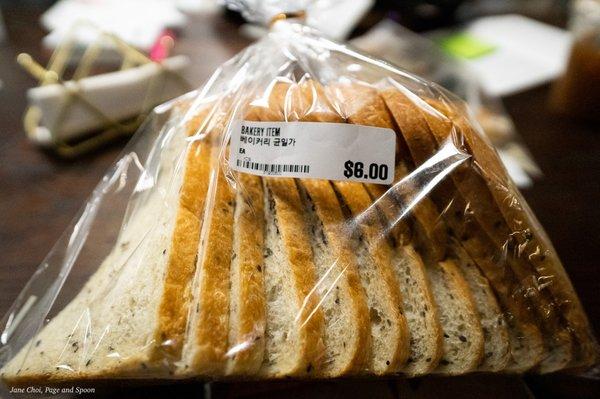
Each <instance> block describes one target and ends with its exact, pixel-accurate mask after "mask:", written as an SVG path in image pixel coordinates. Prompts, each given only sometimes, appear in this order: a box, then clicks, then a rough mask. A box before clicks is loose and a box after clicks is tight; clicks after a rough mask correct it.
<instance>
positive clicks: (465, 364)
mask: <svg viewBox="0 0 600 399" xmlns="http://www.w3.org/2000/svg"><path fill="white" fill-rule="evenodd" d="M331 92H332V95H337V96H338V97H337V98H338V99H341V98H344V97H345V98H351V99H352V100H351V101H347V102H345V103H342V104H340V107H341V109H342V110H343V112H344V113H345V115H346V117H347V118H348V120H349V121H350V122H351V123H357V124H362V125H369V126H378V127H385V128H390V129H394V128H395V125H394V123H393V119H392V116H391V115H390V114H389V112H388V110H387V108H386V105H385V103H384V101H383V100H382V98H381V97H380V96H379V95H378V93H377V91H376V90H375V89H373V88H372V87H369V86H364V85H360V84H351V85H344V84H341V85H336V86H332V87H331ZM395 130H397V129H395ZM397 142H398V145H397V158H399V159H401V158H400V157H401V156H402V155H403V154H402V152H403V151H402V149H403V146H402V141H401V140H397ZM336 184H337V183H336ZM397 217H398V215H396V216H395V217H394V218H393V219H392V220H394V221H395V220H396V219H397ZM404 234H405V235H407V233H406V229H404ZM426 266H427V267H426V271H427V274H428V277H429V280H430V281H431V283H432V285H431V286H432V289H433V293H434V298H435V299H436V303H437V305H438V309H439V313H440V321H441V327H442V330H445V332H446V334H445V335H444V338H445V340H444V357H443V359H442V361H441V362H442V363H443V364H442V363H441V364H440V366H439V368H438V371H440V372H444V373H448V374H460V373H465V372H468V371H472V370H474V369H475V368H476V367H477V364H478V362H479V361H480V359H481V357H482V355H483V333H482V330H481V324H480V321H479V319H478V315H477V312H476V309H475V303H474V300H473V298H472V294H471V292H470V290H469V289H468V287H467V284H466V282H465V281H464V279H463V277H462V276H461V274H460V272H458V271H457V270H455V269H456V266H455V264H454V263H452V262H446V263H444V264H441V263H440V264H438V263H437V262H430V263H427V262H426ZM442 271H443V272H445V275H446V276H449V277H452V281H449V282H445V281H443V280H442V279H440V278H439V277H440V276H442V275H441V274H440V273H441V272H442ZM442 308H443V309H442ZM456 314H460V315H461V317H462V319H463V320H462V321H461V323H466V324H460V325H455V324H454V319H453V318H452V317H451V315H452V316H456ZM465 325H466V326H468V328H469V334H471V336H470V337H469V338H470V339H468V340H467V341H466V342H465V341H462V340H459V341H456V339H457V338H456V337H457V336H461V337H464V334H460V333H456V331H457V330H456V327H461V328H464V326H465Z"/></svg>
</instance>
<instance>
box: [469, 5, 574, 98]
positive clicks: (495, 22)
mask: <svg viewBox="0 0 600 399" xmlns="http://www.w3.org/2000/svg"><path fill="white" fill-rule="evenodd" d="M465 32H466V33H467V34H469V35H470V36H473V37H474V38H476V39H478V40H481V41H482V42H485V43H488V44H491V45H494V46H496V49H495V50H494V51H493V52H491V53H489V54H486V55H483V56H481V57H479V58H475V59H469V60H464V63H465V64H466V65H467V66H468V68H470V70H472V71H473V72H474V73H475V74H476V75H477V77H478V78H479V80H480V82H481V84H482V86H483V88H484V90H485V91H486V93H488V94H490V95H495V96H504V95H508V94H511V93H515V92H518V91H521V90H524V89H527V88H530V87H533V86H535V85H538V84H542V83H544V82H547V81H549V80H552V79H554V78H556V77H557V76H559V75H560V74H562V73H563V71H564V69H565V66H566V62H567V59H568V55H569V49H570V46H571V36H570V34H569V32H567V31H565V30H562V29H559V28H555V27H553V26H550V25H546V24H543V23H541V22H537V21H534V20H532V19H529V18H526V17H523V16H520V15H503V16H494V17H485V18H480V19H478V20H476V21H474V22H473V23H471V24H470V25H469V26H467V28H466V29H465Z"/></svg>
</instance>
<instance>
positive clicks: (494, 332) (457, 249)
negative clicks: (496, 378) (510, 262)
mask: <svg viewBox="0 0 600 399" xmlns="http://www.w3.org/2000/svg"><path fill="white" fill-rule="evenodd" d="M452 252H453V253H454V255H455V256H456V258H455V259H456V263H457V265H458V268H459V270H460V271H461V273H462V275H463V276H464V278H465V281H466V282H467V285H468V286H469V289H470V290H471V292H472V293H473V299H474V300H475V307H476V309H477V313H478V314H479V318H480V320H481V327H482V329H483V334H484V348H483V350H484V357H483V361H482V362H481V364H480V365H479V367H478V370H480V371H502V370H504V369H505V368H506V367H507V366H508V365H509V363H510V360H511V357H510V340H509V335H508V328H507V326H506V318H505V317H504V313H503V312H502V309H501V308H500V305H499V304H498V301H497V300H496V296H495V295H494V291H493V290H492V288H491V287H490V284H489V282H488V280H487V279H486V278H485V277H484V276H483V275H482V274H481V271H480V270H479V268H478V267H477V265H476V264H475V262H474V261H473V260H472V259H471V257H470V256H469V254H467V252H466V251H465V250H464V249H463V248H462V247H461V246H460V245H453V246H452Z"/></svg>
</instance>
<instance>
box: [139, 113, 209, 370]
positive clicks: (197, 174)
mask: <svg viewBox="0 0 600 399" xmlns="http://www.w3.org/2000/svg"><path fill="white" fill-rule="evenodd" d="M207 114H208V110H207V109H204V110H202V111H201V112H199V113H198V115H197V116H195V117H194V118H193V120H192V121H190V122H189V123H188V126H187V129H186V130H187V135H188V136H192V135H194V134H195V133H196V130H197V129H198V128H199V127H200V125H202V123H203V121H204V120H205V118H206V116H207ZM186 150H187V155H186V162H185V165H186V166H185V171H184V178H183V184H182V186H181V193H180V198H179V210H178V212H177V216H176V221H175V227H174V229H173V238H172V240H171V248H170V250H169V261H168V264H167V270H166V273H165V283H164V285H165V288H164V292H163V296H162V299H161V303H160V308H159V321H158V328H157V330H156V333H155V338H154V340H155V345H154V347H153V351H152V354H151V359H152V360H154V361H158V360H160V359H162V358H167V359H170V360H171V361H174V360H178V359H179V358H180V356H181V348H182V347H183V340H184V335H185V329H186V325H187V318H188V312H189V306H190V303H191V301H192V293H191V281H192V278H193V276H194V272H195V270H196V254H197V248H198V241H199V237H200V228H201V225H202V210H203V209H204V204H205V200H206V192H207V190H208V181H209V174H210V144H209V143H208V142H207V141H206V140H203V141H200V140H197V141H192V142H190V143H189V144H188V148H187V149H186Z"/></svg>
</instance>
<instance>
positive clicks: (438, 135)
mask: <svg viewBox="0 0 600 399" xmlns="http://www.w3.org/2000/svg"><path fill="white" fill-rule="evenodd" d="M425 106H426V107H430V110H429V111H428V112H425V115H426V116H425V119H426V121H427V123H428V125H429V126H430V130H431V132H432V133H433V135H432V136H433V138H434V139H435V140H436V142H437V143H438V144H441V143H442V142H443V139H442V136H443V135H444V134H447V133H444V132H448V131H451V129H454V131H460V132H462V130H465V129H470V127H468V125H467V124H466V123H464V124H463V127H462V129H461V128H460V127H459V126H458V124H456V125H455V124H454V123H453V122H452V120H451V119H450V118H449V116H450V115H451V112H452V111H451V110H450V109H449V107H447V106H446V105H445V104H442V103H441V102H437V101H429V103H428V104H426V105H425ZM436 106H437V108H436ZM444 111H445V113H443V112H444ZM430 112H431V114H430ZM435 112H438V116H437V117H436V116H433V115H435ZM463 140H464V139H463ZM474 167H475V168H476V167H477V166H474ZM474 167H472V166H469V165H461V166H459V168H458V169H457V173H454V174H453V175H452V176H451V177H452V179H453V181H454V183H455V186H456V187H457V189H458V191H459V192H460V194H461V195H462V196H463V198H464V199H465V200H466V201H467V203H468V204H469V205H470V207H471V209H470V210H469V212H470V214H471V215H473V217H474V218H475V219H476V220H477V222H478V223H479V224H480V226H481V227H482V228H483V230H484V231H485V232H486V233H487V234H488V235H489V237H490V238H491V240H492V241H493V242H494V243H495V245H496V246H497V247H499V248H502V249H503V250H504V251H505V254H506V258H505V259H506V263H507V265H510V267H511V269H512V270H513V272H514V273H515V276H516V277H517V279H518V280H519V284H520V285H521V287H520V292H521V293H522V295H524V296H526V297H528V298H529V300H530V301H531V302H532V303H533V310H534V312H535V313H536V314H537V315H538V319H539V320H540V326H541V327H542V330H543V333H544V340H545V342H546V344H547V353H546V356H545V357H544V358H543V359H542V361H541V362H540V365H539V367H540V370H541V371H542V372H550V371H556V370H560V369H562V368H564V367H566V366H567V365H568V364H569V362H570V361H571V358H572V342H571V336H570V333H569V331H567V329H566V328H565V326H564V324H563V323H562V322H561V320H560V315H559V314H558V313H557V311H556V305H555V303H554V302H553V299H552V297H551V296H550V295H549V293H548V291H547V290H543V287H544V285H543V284H539V283H538V280H537V279H536V278H532V275H535V274H536V271H535V269H534V268H533V267H532V266H531V265H529V264H528V261H527V259H526V258H525V257H523V256H522V255H521V254H522V253H523V252H522V251H523V250H522V248H521V249H518V248H519V246H522V245H524V244H526V243H523V242H521V243H519V239H518V236H519V235H520V234H526V232H523V228H522V226H521V228H520V229H519V230H517V231H516V233H517V234H515V233H514V232H513V231H511V230H510V229H509V228H508V225H507V224H506V223H505V221H504V219H503V216H502V214H501V213H500V210H499V208H498V207H497V206H496V203H495V201H494V199H493V197H492V195H491V192H490V191H489V190H488V188H487V186H486V184H485V182H484V180H483V178H482V177H481V174H480V173H477V172H475V170H474V169H473V168H474Z"/></svg>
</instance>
